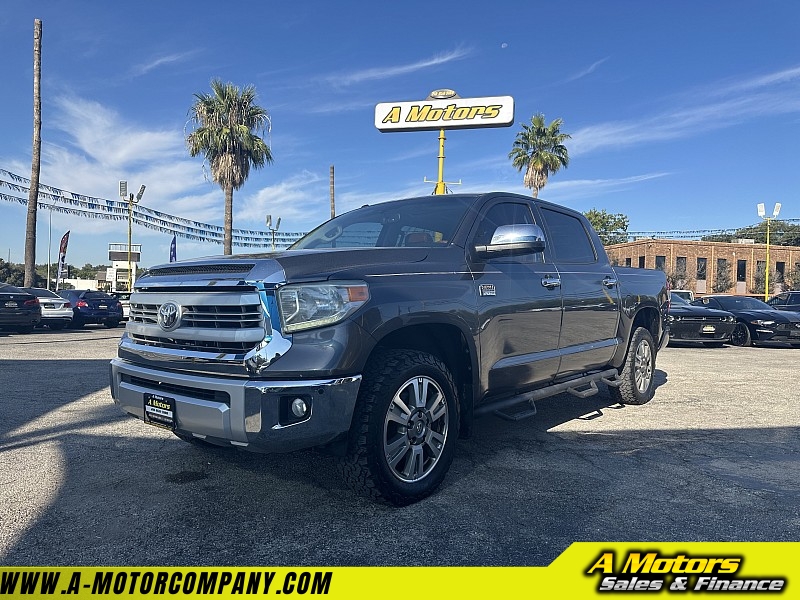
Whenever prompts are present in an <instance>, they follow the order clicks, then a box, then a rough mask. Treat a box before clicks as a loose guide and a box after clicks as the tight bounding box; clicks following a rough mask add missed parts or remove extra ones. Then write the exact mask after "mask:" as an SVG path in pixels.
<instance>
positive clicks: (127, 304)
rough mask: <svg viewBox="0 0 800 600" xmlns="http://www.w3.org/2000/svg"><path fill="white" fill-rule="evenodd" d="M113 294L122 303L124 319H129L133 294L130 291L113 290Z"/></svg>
mask: <svg viewBox="0 0 800 600" xmlns="http://www.w3.org/2000/svg"><path fill="white" fill-rule="evenodd" d="M112 295H113V296H114V297H115V298H116V299H117V300H119V303H120V304H122V320H123V321H127V320H128V317H129V316H130V314H131V295H130V294H129V293H128V292H113V294H112Z"/></svg>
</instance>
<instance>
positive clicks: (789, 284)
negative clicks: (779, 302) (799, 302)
mask: <svg viewBox="0 0 800 600" xmlns="http://www.w3.org/2000/svg"><path fill="white" fill-rule="evenodd" d="M783 289H784V290H800V266H797V265H795V267H794V268H793V269H792V270H791V271H789V272H788V273H787V274H786V279H785V280H784V282H783Z"/></svg>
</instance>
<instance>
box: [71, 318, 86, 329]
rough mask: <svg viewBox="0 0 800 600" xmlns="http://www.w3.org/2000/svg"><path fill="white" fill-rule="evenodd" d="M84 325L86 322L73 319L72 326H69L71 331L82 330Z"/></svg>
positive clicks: (80, 319)
mask: <svg viewBox="0 0 800 600" xmlns="http://www.w3.org/2000/svg"><path fill="white" fill-rule="evenodd" d="M84 325H86V321H84V320H83V319H82V318H80V317H73V318H72V325H70V327H72V328H73V329H83V326H84Z"/></svg>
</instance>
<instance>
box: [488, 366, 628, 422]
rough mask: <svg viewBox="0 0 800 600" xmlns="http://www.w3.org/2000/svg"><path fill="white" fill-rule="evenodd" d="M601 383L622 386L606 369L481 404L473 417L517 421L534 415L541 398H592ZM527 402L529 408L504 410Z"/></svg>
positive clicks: (613, 373) (611, 370) (613, 372)
mask: <svg viewBox="0 0 800 600" xmlns="http://www.w3.org/2000/svg"><path fill="white" fill-rule="evenodd" d="M598 381H602V382H603V383H605V384H606V385H610V386H612V387H619V386H620V385H622V380H621V379H619V373H618V372H617V370H616V369H607V370H605V371H598V372H596V373H589V374H588V375H583V376H582V377H578V378H576V379H570V380H569V381H564V382H561V383H556V384H553V385H550V386H547V387H545V388H541V389H538V390H533V391H530V392H525V393H523V394H518V395H516V396H511V397H509V398H503V399H502V400H497V401H495V402H488V403H486V404H481V405H480V406H478V407H477V408H476V409H475V412H474V414H475V416H476V417H480V416H483V415H486V414H489V413H494V414H495V415H497V416H498V417H500V418H501V419H506V420H508V421H519V420H521V419H525V418H527V417H532V416H533V415H535V414H536V406H535V405H534V402H536V401H537V400H541V399H543V398H549V397H550V396H555V395H556V394H561V393H562V392H569V393H570V394H572V395H573V396H577V397H578V398H588V397H589V396H594V395H595V394H596V393H597V392H598V391H599V389H598V387H597V382H598ZM523 402H527V403H528V404H529V405H530V406H527V407H521V408H522V410H517V411H513V412H510V411H506V410H505V409H508V408H511V407H513V406H516V405H518V404H522V403H523Z"/></svg>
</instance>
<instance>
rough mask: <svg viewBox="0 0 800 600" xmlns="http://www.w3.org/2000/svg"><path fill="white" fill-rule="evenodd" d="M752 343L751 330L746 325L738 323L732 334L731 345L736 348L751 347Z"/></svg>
mask: <svg viewBox="0 0 800 600" xmlns="http://www.w3.org/2000/svg"><path fill="white" fill-rule="evenodd" d="M752 343H753V340H752V338H751V337H750V328H749V327H748V326H747V325H745V324H744V323H737V324H736V327H735V328H734V329H733V333H731V344H733V345H734V346H750V345H751V344H752Z"/></svg>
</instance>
